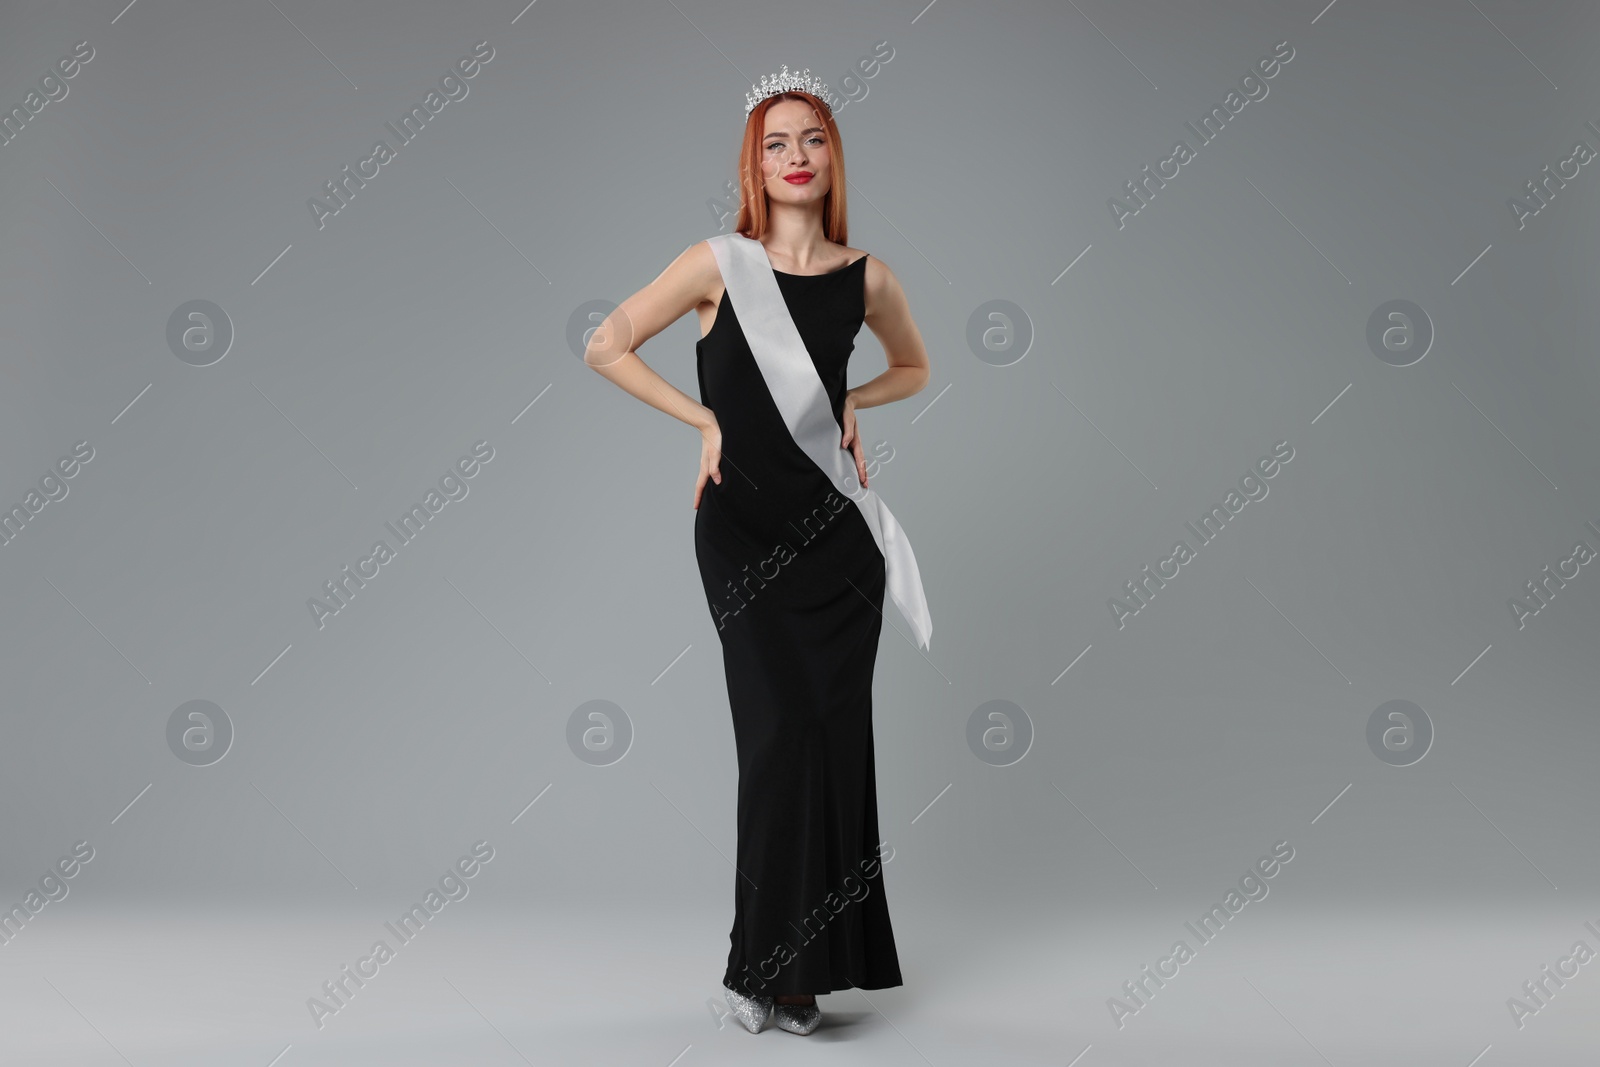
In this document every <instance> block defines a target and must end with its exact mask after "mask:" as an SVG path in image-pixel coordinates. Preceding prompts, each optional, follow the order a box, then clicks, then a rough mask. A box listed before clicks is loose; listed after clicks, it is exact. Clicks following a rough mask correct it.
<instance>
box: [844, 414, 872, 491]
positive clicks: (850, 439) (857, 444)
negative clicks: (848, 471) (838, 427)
mask: <svg viewBox="0 0 1600 1067" xmlns="http://www.w3.org/2000/svg"><path fill="white" fill-rule="evenodd" d="M839 447H840V448H848V449H849V450H850V452H851V453H852V454H853V455H854V456H855V458H856V477H857V478H858V479H860V481H861V488H863V489H865V488H866V487H867V461H866V459H865V458H864V457H863V456H862V454H861V435H860V434H859V433H857V432H856V399H855V397H853V396H851V395H850V394H849V393H845V395H844V437H843V439H842V440H840V442H839Z"/></svg>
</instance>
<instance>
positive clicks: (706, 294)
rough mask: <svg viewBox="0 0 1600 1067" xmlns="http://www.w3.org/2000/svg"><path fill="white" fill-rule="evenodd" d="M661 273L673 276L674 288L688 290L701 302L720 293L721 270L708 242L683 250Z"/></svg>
mask: <svg viewBox="0 0 1600 1067" xmlns="http://www.w3.org/2000/svg"><path fill="white" fill-rule="evenodd" d="M662 273H663V276H666V275H668V274H670V275H672V276H673V279H672V280H673V283H674V288H680V289H685V290H688V291H689V292H692V293H694V294H695V295H696V296H698V297H700V298H701V300H702V301H705V300H710V299H711V297H712V295H713V294H720V292H721V291H722V270H721V268H719V267H718V266H717V256H716V253H714V252H712V251H711V244H710V242H709V241H696V242H695V243H694V244H692V245H690V246H689V247H688V248H685V249H684V250H683V251H682V252H681V253H679V254H678V258H677V259H675V260H673V261H672V263H671V264H670V265H668V267H667V269H666V270H665V271H664V272H662Z"/></svg>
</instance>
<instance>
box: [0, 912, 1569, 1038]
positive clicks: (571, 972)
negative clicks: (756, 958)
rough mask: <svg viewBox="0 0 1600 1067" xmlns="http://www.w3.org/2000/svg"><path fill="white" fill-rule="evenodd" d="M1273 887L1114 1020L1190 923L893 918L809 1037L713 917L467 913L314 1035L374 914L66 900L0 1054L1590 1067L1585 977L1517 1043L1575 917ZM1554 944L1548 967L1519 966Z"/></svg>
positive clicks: (32, 960) (1141, 918)
mask: <svg viewBox="0 0 1600 1067" xmlns="http://www.w3.org/2000/svg"><path fill="white" fill-rule="evenodd" d="M1283 897H1284V899H1280V897H1279V896H1269V897H1268V898H1266V899H1265V900H1262V901H1258V902H1255V903H1253V904H1251V905H1249V906H1248V907H1246V908H1245V910H1244V911H1242V912H1241V913H1240V915H1239V916H1237V917H1236V919H1235V921H1234V923H1233V924H1232V925H1231V926H1230V927H1229V928H1228V929H1227V930H1226V931H1224V933H1223V934H1222V935H1220V936H1219V937H1218V938H1217V939H1216V940H1214V941H1213V942H1211V943H1210V944H1208V945H1205V946H1204V947H1201V948H1199V949H1198V950H1197V951H1196V953H1195V957H1194V958H1193V959H1192V960H1191V961H1190V962H1189V963H1188V964H1186V965H1184V967H1182V968H1180V970H1179V973H1178V974H1177V975H1176V976H1175V977H1174V978H1172V979H1171V980H1170V981H1169V982H1168V984H1167V985H1166V986H1165V987H1164V988H1163V989H1161V990H1160V991H1159V992H1158V993H1157V994H1156V995H1155V996H1154V997H1152V998H1151V999H1150V1000H1149V1001H1148V1002H1147V1004H1146V1005H1145V1007H1144V1008H1143V1009H1142V1010H1141V1011H1140V1012H1139V1013H1138V1014H1137V1015H1135V1016H1134V1017H1132V1018H1130V1019H1128V1020H1126V1025H1125V1026H1124V1027H1122V1028H1121V1029H1118V1028H1117V1027H1116V1026H1115V1024H1114V1023H1113V1022H1112V1020H1111V1016H1110V1013H1109V1011H1108V1010H1107V1008H1106V1001H1107V998H1109V997H1111V996H1113V995H1116V994H1117V991H1118V987H1119V986H1120V985H1121V983H1122V982H1123V981H1124V980H1125V979H1127V978H1131V977H1133V975H1134V973H1135V972H1136V971H1137V970H1138V968H1139V967H1140V966H1141V965H1142V964H1143V963H1145V962H1149V961H1150V960H1151V959H1152V958H1153V957H1154V956H1156V955H1159V954H1161V952H1162V951H1164V948H1165V946H1166V945H1167V944H1169V943H1170V941H1171V940H1172V939H1174V938H1177V937H1180V936H1183V935H1184V931H1183V930H1182V920H1181V918H1173V917H1172V916H1168V915H1158V914H1129V915H1124V916H1115V917H1102V916H1094V915H1075V914H1073V913H1072V909H1071V908H1070V906H1067V905H1066V904H1065V902H1064V905H1063V907H1062V908H1061V910H1060V912H1059V913H1058V914H1056V915H1054V916H1031V917H1023V916H1019V915H1015V914H1010V913H1008V912H1007V911H1005V910H1004V909H987V910H985V909H974V910H972V911H971V912H970V913H967V914H944V915H940V914H935V913H933V912H931V911H925V910H919V909H918V908H916V907H915V906H909V905H908V906H901V907H899V908H898V909H897V914H896V918H897V923H898V925H897V935H898V937H899V939H900V943H901V954H902V963H903V965H904V967H905V970H906V979H907V981H906V984H905V985H904V986H903V987H900V988H896V989H886V990H876V991H871V992H867V993H862V992H860V991H854V990H851V991H842V992H839V993H834V994H830V995H828V996H825V997H822V998H820V1003H821V1005H822V1007H823V1022H822V1024H821V1026H820V1027H819V1028H818V1029H817V1031H816V1032H815V1033H813V1034H812V1035H810V1036H809V1037H805V1038H801V1037H796V1036H794V1035H791V1034H787V1033H784V1032H783V1031H780V1030H777V1029H775V1028H773V1027H772V1026H771V1024H769V1025H768V1027H767V1028H766V1029H764V1030H763V1031H762V1032H761V1033H760V1034H757V1035H751V1034H749V1033H747V1032H745V1031H744V1030H742V1029H740V1028H739V1027H738V1026H737V1025H736V1024H735V1023H734V1022H733V1020H732V1019H730V1018H725V1017H723V1016H722V1012H723V1009H722V1005H721V1002H720V999H719V996H718V994H719V988H718V979H719V977H720V967H721V963H722V958H723V953H724V952H725V949H726V944H727V941H726V916H724V915H723V914H721V913H720V911H717V910H714V909H709V908H708V909H704V910H702V911H700V912H696V913H678V914H670V915H666V914H664V915H659V916H651V917H648V918H643V917H640V916H639V915H638V914H637V913H632V914H617V913H615V912H613V911H607V910H601V909H596V910H594V911H592V912H588V913H582V912H576V911H570V910H569V911H563V912H559V913H557V912H547V911H537V910H520V909H516V908H511V907H506V906H505V905H504V904H503V903H502V902H500V901H496V900H488V899H486V900H479V899H477V898H474V897H469V898H468V899H467V900H465V901H461V902H458V903H457V904H456V905H454V907H457V908H459V911H456V912H455V913H453V914H452V913H451V912H450V910H449V909H448V908H447V909H446V910H445V911H444V912H443V913H441V915H440V916H438V917H437V918H436V920H435V924H434V925H433V926H432V927H430V928H429V929H428V930H426V931H425V932H424V933H423V934H422V935H419V936H418V938H417V939H416V940H415V941H413V942H411V943H410V944H407V945H405V946H403V947H401V948H400V949H399V951H397V952H396V954H395V957H394V958H393V959H392V960H390V961H389V963H388V964H386V965H384V966H383V967H381V968H380V969H379V972H378V974H377V975H376V976H375V977H373V978H371V979H370V980H369V981H368V983H367V985H365V986H364V987H362V988H361V989H359V990H358V991H357V992H356V994H355V995H353V996H351V997H350V998H349V999H348V1000H347V1002H346V1004H345V1005H344V1006H343V1007H342V1008H341V1009H340V1010H339V1011H338V1012H337V1013H336V1014H334V1015H333V1016H331V1017H328V1018H325V1019H324V1020H323V1026H322V1027H321V1028H320V1029H319V1028H318V1027H317V1026H316V1025H315V1023H314V1022H313V1020H312V1017H311V1013H310V1011H309V1010H308V1009H307V1007H306V999H307V998H308V997H310V996H311V995H313V994H314V993H316V992H317V988H318V986H319V985H320V984H321V982H322V981H323V980H324V979H326V978H329V977H332V976H333V975H334V973H335V972H336V971H337V970H338V968H339V967H340V966H341V965H343V964H345V963H348V962H351V961H352V959H353V958H354V957H355V956H357V955H359V954H361V953H363V952H364V951H365V950H366V948H367V947H368V946H369V945H370V943H371V941H372V940H373V939H375V938H377V937H383V936H386V935H385V932H384V930H383V928H382V922H383V914H384V911H385V908H384V907H383V906H382V905H378V904H374V907H373V909H371V910H367V909H360V908H356V909H350V910H348V911H345V912H343V913H333V912H327V911H305V912H296V911H289V910H278V911H274V910H271V909H268V908H265V907H261V908H254V909H250V910H243V909H241V910H237V911H227V910H219V909H215V908H212V907H209V906H206V905H203V904H197V907H196V910H194V911H190V912H180V911H174V910H172V909H171V908H170V907H168V908H163V909H157V908H152V909H150V910H148V911H146V910H140V911H138V912H135V911H132V910H118V911H99V910H96V909H94V908H93V907H91V906H90V905H89V902H87V901H79V900H76V899H75V898H72V897H69V898H68V899H67V900H64V901H61V902H59V903H58V904H54V905H51V906H50V907H48V908H47V909H46V910H45V912H44V913H43V914H41V915H40V916H39V917H38V918H37V919H36V920H35V921H34V923H33V924H32V925H31V926H30V927H29V928H28V929H26V930H25V931H24V932H23V934H22V935H20V936H18V937H17V938H16V939H14V940H13V941H12V942H11V943H10V944H7V945H5V946H3V947H0V1003H3V1004H4V1005H5V1018H6V1024H5V1026H4V1028H3V1030H0V1059H3V1062H5V1063H7V1064H27V1065H40V1067H44V1065H67V1064H71V1065H73V1067H96V1065H100V1064H105V1065H108V1067H110V1065H115V1064H119V1063H126V1064H135V1065H139V1067H144V1065H146V1064H150V1065H155V1064H161V1065H164V1067H189V1065H194V1067H200V1065H204V1067H218V1065H240V1067H268V1065H269V1064H272V1065H273V1067H305V1065H311V1064H317V1065H329V1067H332V1065H338V1067H356V1065H365V1064H374V1065H377V1064H382V1065H385V1067H403V1065H412V1064H416V1065H421V1064H428V1065H438V1064H484V1065H496V1064H506V1065H516V1064H519V1063H526V1064H538V1065H541V1067H542V1065H544V1064H639V1065H643V1067H667V1065H669V1064H670V1065H681V1067H688V1065H692V1064H709V1063H716V1064H734V1063H749V1062H752V1061H755V1060H760V1061H762V1062H774V1063H801V1062H816V1061H818V1060H819V1059H820V1060H825V1061H826V1062H829V1063H841V1064H843V1063H849V1064H855V1063H861V1064H866V1063H872V1064H907V1065H928V1064H933V1065H938V1067H944V1065H951V1067H954V1065H958V1064H960V1065H967V1064H974V1063H979V1064H1028V1065H1032V1064H1039V1065H1044V1064H1053V1065H1067V1064H1074V1065H1076V1067H1099V1065H1109V1064H1119V1065H1150V1067H1156V1065H1167V1064H1192V1065H1196V1067H1201V1065H1212V1064H1215V1065H1219V1067H1220V1065H1239V1064H1275V1065H1283V1067H1295V1065H1301V1064H1304V1065H1308V1067H1310V1065H1326V1064H1338V1065H1345V1064H1349V1065H1352V1067H1354V1065H1362V1067H1382V1065H1390V1064H1393V1065H1406V1067H1423V1065H1439V1067H1452V1065H1453V1067H1466V1065H1468V1064H1479V1065H1483V1067H1491V1065H1503V1064H1528V1065H1535V1064H1536V1065H1540V1067H1563V1065H1567V1064H1572V1065H1578V1064H1583V1065H1592V1064H1594V1063H1595V1062H1596V1057H1597V1055H1600V1011H1597V1008H1600V977H1597V976H1593V975H1590V974H1587V973H1585V972H1586V971H1588V970H1589V969H1591V968H1595V969H1600V968H1596V965H1595V963H1593V962H1591V963H1590V964H1589V965H1588V966H1586V967H1583V968H1581V969H1580V970H1579V972H1578V974H1577V975H1576V976H1575V977H1573V978H1571V979H1569V980H1568V981H1567V984H1566V986H1565V987H1564V988H1562V989H1561V990H1560V991H1559V992H1558V993H1557V994H1556V996H1554V997H1552V998H1550V999H1549V1001H1548V1003H1547V1004H1546V1006H1545V1007H1544V1008H1543V1009H1542V1010H1541V1011H1539V1012H1538V1014H1537V1015H1536V1016H1535V1017H1532V1018H1529V1019H1527V1020H1526V1021H1525V1025H1524V1026H1523V1027H1522V1028H1520V1029H1519V1028H1517V1027H1516V1026H1515V1025H1514V1024H1513V1022H1512V1021H1511V1018H1510V1015H1509V1013H1508V1011H1507V1009H1506V1000H1507V998H1508V997H1510V996H1513V995H1517V994H1518V992H1519V990H1518V986H1519V985H1520V983H1521V982H1522V981H1523V980H1524V979H1526V978H1529V977H1536V975H1535V973H1534V972H1536V971H1537V970H1538V968H1539V967H1540V966H1541V965H1542V964H1544V963H1547V962H1548V963H1551V964H1552V965H1553V964H1554V961H1555V959H1556V958H1557V957H1559V956H1560V955H1562V954H1564V953H1565V951H1566V950H1567V949H1568V948H1569V947H1570V946H1571V944H1572V943H1573V942H1574V941H1576V940H1578V939H1580V938H1582V939H1584V940H1586V941H1587V942H1588V943H1589V944H1590V945H1591V946H1592V945H1595V944H1596V943H1600V939H1596V938H1594V937H1593V935H1591V934H1589V933H1588V931H1586V930H1585V929H1583V927H1582V925H1581V924H1582V919H1583V916H1582V914H1581V912H1580V911H1569V910H1568V909H1567V908H1566V907H1562V908H1559V909H1551V910H1546V911H1535V910H1531V909H1529V908H1527V907H1526V906H1523V907H1509V906H1508V907H1505V908H1497V907H1485V908H1482V909H1477V908H1460V909H1454V910H1448V911H1441V910H1439V909H1437V908H1424V907H1421V906H1420V905H1415V904H1408V902H1405V901H1396V902H1395V903H1394V905H1393V906H1392V907H1385V908H1383V909H1381V910H1379V909H1374V910H1371V911H1365V912H1360V913H1354V912H1351V911H1349V910H1344V911H1338V912H1335V911H1317V910H1308V909H1301V908H1298V907H1296V906H1295V905H1294V903H1293V902H1292V901H1290V900H1288V899H1286V897H1287V894H1284V895H1283ZM1171 903H1173V904H1174V905H1175V906H1177V907H1178V908H1180V909H1181V907H1182V905H1181V904H1178V903H1177V902H1171ZM1591 903H1592V902H1591ZM80 905H82V906H80ZM475 905H476V906H475ZM1252 908H1254V909H1258V910H1257V911H1255V912H1254V913H1252V910H1251V909H1252ZM55 909H59V910H55ZM53 910H55V913H54V914H52V911H53ZM1175 914H1176V913H1175ZM1590 914H1591V915H1592V916H1593V915H1600V912H1596V911H1595V910H1594V909H1593V908H1591V909H1590ZM1591 921H1592V920H1591ZM1596 925H1600V922H1597V923H1596ZM1540 944H1544V945H1547V946H1549V951H1547V952H1545V953H1543V954H1542V955H1541V954H1539V953H1530V951H1529V946H1530V945H1540Z"/></svg>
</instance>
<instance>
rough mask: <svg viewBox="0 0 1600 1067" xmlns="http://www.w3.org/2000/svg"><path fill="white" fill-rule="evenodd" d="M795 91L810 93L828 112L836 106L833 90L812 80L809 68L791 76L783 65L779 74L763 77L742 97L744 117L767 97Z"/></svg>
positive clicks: (787, 66)
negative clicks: (825, 106) (826, 107)
mask: <svg viewBox="0 0 1600 1067" xmlns="http://www.w3.org/2000/svg"><path fill="white" fill-rule="evenodd" d="M795 89H798V90H800V91H801V92H805V93H810V94H811V95H812V96H814V97H816V98H817V99H818V100H821V101H822V102H823V103H824V104H826V105H827V106H828V109H829V110H830V111H831V110H833V109H834V108H836V107H837V106H838V104H837V102H836V98H835V97H834V95H833V90H831V89H829V88H828V86H827V85H826V84H825V83H824V82H823V81H822V80H821V79H819V78H813V77H812V76H811V68H810V67H807V68H806V69H805V70H802V71H801V72H800V73H799V74H791V73H789V65H788V64H787V63H785V64H784V66H783V70H782V71H781V72H779V73H777V74H767V75H764V76H763V77H762V79H761V80H760V81H759V82H757V83H756V84H755V85H752V86H751V87H750V91H749V92H748V93H746V94H745V97H744V99H745V105H744V113H745V117H746V118H748V117H749V116H750V112H751V111H753V110H755V106H756V105H757V104H759V103H761V101H763V100H765V99H766V98H767V97H769V96H777V95H778V94H779V93H787V92H790V91H792V90H795Z"/></svg>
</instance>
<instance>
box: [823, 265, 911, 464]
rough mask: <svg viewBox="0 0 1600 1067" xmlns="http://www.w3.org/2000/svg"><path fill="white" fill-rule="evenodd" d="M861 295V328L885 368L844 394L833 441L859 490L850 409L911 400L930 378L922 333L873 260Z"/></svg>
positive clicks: (857, 441)
mask: <svg viewBox="0 0 1600 1067" xmlns="http://www.w3.org/2000/svg"><path fill="white" fill-rule="evenodd" d="M866 291H867V292H866V297H867V306H866V320H865V321H866V324H867V328H868V329H870V330H871V331H872V333H873V336H875V337H876V338H877V339H878V343H879V344H881V345H883V352H884V355H885V356H887V357H888V359H889V369H888V370H886V371H884V372H883V373H882V374H880V375H878V376H877V377H876V378H874V379H872V380H871V381H869V382H863V383H862V384H861V385H858V386H856V387H855V388H854V389H847V390H846V391H845V394H844V411H843V415H842V421H843V424H844V436H843V437H842V438H841V439H840V441H839V447H840V448H848V449H849V450H850V451H851V453H852V454H853V455H854V456H855V461H856V477H857V478H858V479H859V480H860V482H861V484H862V485H863V486H865V485H866V484H867V462H866V458H865V457H864V456H863V455H862V451H861V436H860V434H858V433H857V432H856V409H857V408H874V407H878V406H879V405H881V404H889V403H893V402H894V401H896V400H904V399H905V398H906V397H908V396H914V395H916V394H917V393H920V392H921V391H922V390H923V388H924V387H925V386H926V385H927V384H928V378H929V376H930V370H929V366H928V350H927V349H926V348H924V347H923V344H922V334H921V333H919V332H918V330H917V324H916V323H915V322H913V321H912V319H911V307H910V305H909V304H907V302H906V294H905V290H903V289H901V288H900V279H898V278H896V277H895V276H894V271H892V270H890V269H889V268H888V266H886V265H885V264H884V262H883V261H882V260H880V259H879V258H878V257H877V256H872V257H870V258H869V259H868V260H867V278H866Z"/></svg>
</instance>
